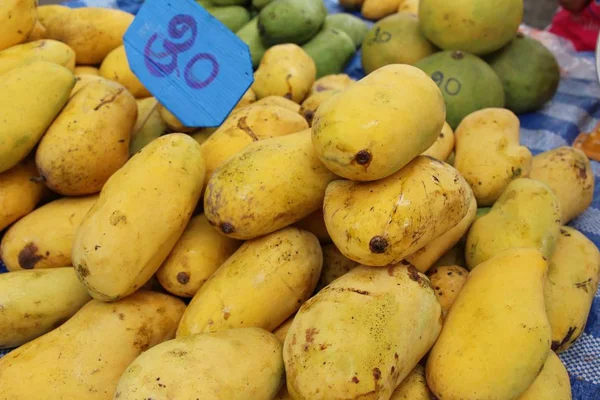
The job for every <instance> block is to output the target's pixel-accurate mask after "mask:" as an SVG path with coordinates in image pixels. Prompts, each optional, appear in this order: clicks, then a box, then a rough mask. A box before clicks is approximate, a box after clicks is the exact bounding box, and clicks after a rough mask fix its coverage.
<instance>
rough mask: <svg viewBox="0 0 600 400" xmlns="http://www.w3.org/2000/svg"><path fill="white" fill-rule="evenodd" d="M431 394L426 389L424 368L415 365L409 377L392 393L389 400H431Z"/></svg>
mask: <svg viewBox="0 0 600 400" xmlns="http://www.w3.org/2000/svg"><path fill="white" fill-rule="evenodd" d="M431 399H433V394H432V393H431V390H429V388H428V387H427V381H426V380H425V368H424V367H423V366H422V365H419V364H417V366H416V367H415V369H413V370H412V372H411V373H410V375H408V376H407V377H406V379H404V380H403V381H402V383H401V384H400V386H398V389H396V391H394V394H392V397H391V398H390V400H431Z"/></svg>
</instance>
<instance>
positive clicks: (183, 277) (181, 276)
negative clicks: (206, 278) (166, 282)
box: [177, 271, 190, 285]
mask: <svg viewBox="0 0 600 400" xmlns="http://www.w3.org/2000/svg"><path fill="white" fill-rule="evenodd" d="M189 281H190V275H189V274H188V273H187V272H184V271H181V272H180V273H178V274H177V282H179V283H181V284H182V285H185V284H187V283H188V282H189Z"/></svg>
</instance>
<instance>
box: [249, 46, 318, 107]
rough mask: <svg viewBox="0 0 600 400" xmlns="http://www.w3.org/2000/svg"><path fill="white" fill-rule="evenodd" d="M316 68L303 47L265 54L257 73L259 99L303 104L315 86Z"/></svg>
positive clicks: (255, 88) (275, 49) (280, 48)
mask: <svg viewBox="0 0 600 400" xmlns="http://www.w3.org/2000/svg"><path fill="white" fill-rule="evenodd" d="M316 76H317V67H316V66H315V62H314V61H313V59H312V58H311V57H310V56H309V55H308V54H306V52H305V51H304V50H303V49H302V47H300V46H298V45H296V44H293V43H288V44H279V45H276V46H273V47H271V48H270V49H269V50H267V51H266V52H265V55H264V56H263V58H262V59H261V60H260V64H259V66H258V69H257V70H256V72H255V73H254V83H253V84H252V90H253V91H254V93H256V97H258V98H259V99H262V98H263V97H267V96H282V97H285V98H288V99H290V100H293V101H295V102H296V103H301V102H302V100H304V99H305V98H306V96H307V95H308V93H309V92H310V88H311V86H312V85H313V83H315V79H316Z"/></svg>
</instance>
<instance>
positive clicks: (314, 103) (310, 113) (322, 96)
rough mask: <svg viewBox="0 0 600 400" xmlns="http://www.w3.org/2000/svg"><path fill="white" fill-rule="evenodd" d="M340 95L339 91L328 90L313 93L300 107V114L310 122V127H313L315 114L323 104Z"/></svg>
mask: <svg viewBox="0 0 600 400" xmlns="http://www.w3.org/2000/svg"><path fill="white" fill-rule="evenodd" d="M338 93H339V90H326V91H323V92H317V93H313V94H311V95H310V96H308V97H307V98H306V100H304V101H303V102H302V106H301V107H300V114H302V116H303V117H304V118H305V119H306V121H308V124H309V125H312V121H313V117H314V116H315V112H317V109H318V108H319V106H320V105H321V104H323V102H324V101H325V100H327V99H329V98H330V97H332V96H333V95H336V94H338Z"/></svg>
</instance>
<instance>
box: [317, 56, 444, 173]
mask: <svg viewBox="0 0 600 400" xmlns="http://www.w3.org/2000/svg"><path fill="white" fill-rule="evenodd" d="M445 118H446V106H445V103H444V98H443V97H442V94H441V92H440V90H439V89H438V87H437V86H436V84H435V83H434V82H433V81H432V80H431V79H430V78H429V77H428V76H427V75H426V74H425V73H424V72H422V71H421V70H419V69H418V68H415V67H412V66H410V65H400V64H397V65H387V66H385V67H382V68H380V69H378V70H377V71H375V72H373V73H371V74H369V75H368V76H366V77H365V78H363V79H361V80H360V81H358V82H356V83H354V84H352V85H351V86H349V87H348V88H347V89H345V90H344V91H343V92H341V93H339V94H338V95H336V96H333V97H330V98H329V100H327V101H325V102H324V103H323V104H321V106H320V107H319V109H318V110H317V112H316V114H315V116H314V119H313V128H312V132H313V144H314V146H315V149H316V151H317V154H318V156H319V158H320V159H321V161H322V162H323V163H324V164H325V165H326V166H327V168H329V169H330V170H331V171H332V172H334V173H335V174H337V175H339V176H341V177H343V178H347V179H352V180H359V181H372V180H378V179H382V178H385V177H387V176H390V175H392V174H393V173H395V172H396V171H398V170H400V169H401V168H402V167H404V166H405V165H406V164H408V163H409V162H410V161H411V160H412V159H414V158H415V157H416V156H418V155H419V154H421V153H423V152H424V151H425V150H427V149H428V148H429V147H430V146H431V145H433V144H434V143H435V141H436V139H437V137H438V136H439V134H440V132H441V131H442V128H443V126H444V122H445Z"/></svg>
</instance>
